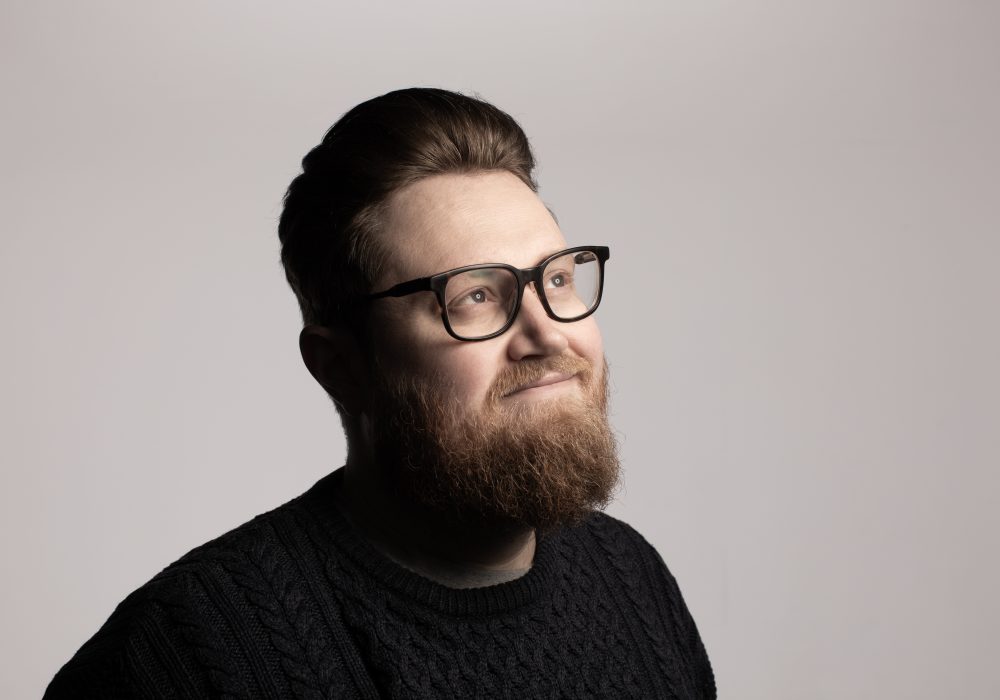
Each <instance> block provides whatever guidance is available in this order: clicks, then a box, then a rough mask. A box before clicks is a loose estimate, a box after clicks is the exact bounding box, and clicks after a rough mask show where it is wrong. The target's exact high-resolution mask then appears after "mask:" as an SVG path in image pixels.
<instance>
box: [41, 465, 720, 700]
mask: <svg viewBox="0 0 1000 700" xmlns="http://www.w3.org/2000/svg"><path fill="white" fill-rule="evenodd" d="M341 474H342V472H341V471H337V472H334V473H333V474H330V475H328V476H326V477H324V478H323V479H321V480H320V481H319V482H317V483H316V485H315V486H313V487H312V488H311V489H309V490H308V491H307V492H306V493H304V494H302V495H301V496H299V497H298V498H295V499H293V500H291V501H289V502H288V503H286V504H284V505H283V506H280V507H279V508H276V509H275V510H272V511H270V512H268V513H265V514H263V515H259V516H257V517H256V518H254V519H253V520H251V521H250V522H248V523H246V524H244V525H242V526H240V527H238V528H236V529H235V530H232V531H231V532H228V533H226V534H225V535H222V536H221V537H219V538H217V539H215V540H212V541H211V542H208V543H207V544H204V545H202V546H201V547H198V548H197V549H194V550H193V551H191V552H189V553H188V554H187V555H185V556H184V557H182V558H181V559H180V560H178V561H177V562H175V563H173V564H171V565H170V566H168V567H167V568H166V569H164V570H163V571H162V572H160V573H159V574H158V575H157V576H155V577H154V578H153V579H152V580H151V581H149V582H148V583H146V584H145V585H143V586H142V587H140V588H139V589H138V590H136V591H135V592H133V593H132V594H131V595H129V596H128V597H127V598H126V599H125V600H124V601H122V603H121V604H120V605H119V606H118V607H117V608H116V609H115V611H114V613H113V614H112V615H111V617H110V618H109V619H108V621H107V622H106V623H105V624H104V626H103V627H101V629H100V630H99V631H98V632H97V634H95V635H94V636H93V637H92V638H91V639H90V640H89V641H87V642H86V643H85V644H84V645H83V646H82V647H81V648H80V650H79V651H78V652H77V653H76V655H75V656H74V657H73V658H72V659H70V661H69V662H67V663H66V665H65V666H63V668H62V669H61V670H60V671H59V673H58V674H56V677H55V678H54V679H53V680H52V682H51V683H50V684H49V687H48V690H47V691H46V694H45V697H46V698H64V697H88V698H89V697H100V698H131V697H150V698H152V697H156V698H159V697H219V696H228V697H234V698H272V697H306V698H517V699H518V700H525V699H527V698H715V696H716V694H715V682H714V678H713V675H712V669H711V666H710V664H709V661H708V657H707V655H706V653H705V649H704V647H703V645H702V642H701V639H700V638H699V636H698V631H697V629H696V627H695V624H694V621H693V620H692V619H691V616H690V614H689V613H688V610H687V608H686V606H685V605H684V600H683V599H682V597H681V593H680V590H679V589H678V587H677V583H676V581H675V580H674V578H673V576H671V574H670V572H669V571H668V570H667V568H666V566H665V565H664V563H663V560H662V559H661V558H660V557H659V555H658V554H657V553H656V551H655V550H654V549H653V547H652V546H650V544H649V543H648V542H646V540H644V539H643V538H642V536H641V535H639V534H638V533H637V532H636V531H635V530H633V529H632V528H630V527H629V526H628V525H626V524H624V523H622V522H620V521H618V520H615V519H614V518H611V517H609V516H607V515H604V514H601V513H594V514H593V515H591V516H590V517H589V518H588V519H587V520H586V521H585V522H584V523H583V524H582V525H580V526H579V527H575V528H566V529H563V530H560V531H557V532H555V533H552V534H549V535H546V536H544V537H541V538H540V539H539V541H538V544H537V550H536V553H535V561H534V564H533V565H532V568H531V570H530V571H528V573H527V574H525V575H524V576H522V577H521V578H519V579H516V580H514V581H510V582H508V583H502V584H498V585H494V586H488V587H484V588H470V589H452V588H448V587H446V586H443V585H440V584H438V583H435V582H433V581H430V580H428V579H426V578H424V577H422V576H419V575H418V574H416V573H413V572H411V571H409V570H407V569H405V568H403V567H401V566H399V565H398V564H396V563H395V562H393V561H391V560H390V559H388V558H386V557H385V556H383V555H382V554H381V553H379V552H378V551H377V550H376V549H375V548H373V547H372V546H371V545H370V544H368V542H367V541H365V540H364V539H362V538H361V537H360V536H359V535H358V534H357V533H356V531H355V530H354V529H353V528H352V526H351V525H349V524H348V523H347V521H346V520H345V519H344V518H343V516H342V515H341V514H340V512H339V511H338V509H337V508H336V507H335V506H334V503H333V499H332V497H331V489H333V488H336V487H337V484H338V482H339V479H340V478H341Z"/></svg>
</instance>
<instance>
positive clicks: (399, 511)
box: [337, 460, 535, 588]
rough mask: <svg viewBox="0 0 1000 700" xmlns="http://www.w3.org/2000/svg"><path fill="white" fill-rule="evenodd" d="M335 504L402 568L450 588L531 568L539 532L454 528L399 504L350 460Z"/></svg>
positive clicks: (511, 528) (512, 575)
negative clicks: (536, 534) (536, 533)
mask: <svg viewBox="0 0 1000 700" xmlns="http://www.w3.org/2000/svg"><path fill="white" fill-rule="evenodd" d="M337 505H338V506H339V508H340V509H341V511H342V512H343V513H344V516H345V517H346V518H347V519H348V521H350V522H351V524H352V525H353V526H354V527H355V528H356V529H357V530H359V531H360V532H361V534H362V535H363V536H364V537H365V538H366V539H368V540H369V541H370V542H371V543H372V544H373V545H374V546H375V547H376V548H377V549H379V550H380V551H381V552H382V553H383V554H385V555H386V556H388V557H389V558H390V559H393V560H394V561H396V562H397V563H398V564H400V565H402V566H405V567H406V568H408V569H410V570H412V571H415V572H416V573H418V574H421V575H423V576H425V577H426V578H429V579H431V580H433V581H437V582H438V583H441V584H444V585H446V586H449V587H451V588H475V587H479V586H488V585H492V584H496V583H503V582H505V581H510V580H513V579H515V578H518V577H520V576H522V575H523V574H525V573H526V572H527V571H528V569H530V568H531V563H532V561H533V560H534V556H535V531H534V529H533V528H530V527H527V526H508V527H503V528H499V527H496V526H495V525H490V526H486V525H477V524H467V523H463V525H462V526H461V527H456V526H455V525H454V524H452V523H448V522H446V521H444V520H443V519H442V518H441V517H440V516H437V515H436V514H434V513H430V512H428V511H427V510H425V509H422V508H420V507H419V506H417V505H415V504H413V503H408V502H407V503H404V502H400V499H399V498H397V497H396V496H395V495H394V494H393V493H392V491H391V489H388V488H386V487H385V485H384V484H382V483H381V482H380V480H379V479H378V478H377V471H376V470H375V469H371V468H368V465H363V464H358V463H357V462H352V461H351V460H348V463H347V466H346V467H345V468H344V481H343V484H342V488H341V489H340V490H339V491H338V492H337Z"/></svg>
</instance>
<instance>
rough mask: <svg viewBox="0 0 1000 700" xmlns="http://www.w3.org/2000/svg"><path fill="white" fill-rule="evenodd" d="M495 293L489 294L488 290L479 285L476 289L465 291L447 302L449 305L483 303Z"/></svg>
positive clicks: (476, 304) (475, 304)
mask: <svg viewBox="0 0 1000 700" xmlns="http://www.w3.org/2000/svg"><path fill="white" fill-rule="evenodd" d="M494 296H495V295H492V294H490V291H489V290H488V289H486V288H484V287H479V288H478V289H471V290H469V291H467V292H463V293H462V294H459V295H458V296H456V297H455V298H454V299H452V301H451V303H450V304H448V306H449V307H454V306H478V305H480V304H485V303H486V302H488V301H490V299H491V298H493V297H494Z"/></svg>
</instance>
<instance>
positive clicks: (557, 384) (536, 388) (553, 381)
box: [504, 372, 576, 398]
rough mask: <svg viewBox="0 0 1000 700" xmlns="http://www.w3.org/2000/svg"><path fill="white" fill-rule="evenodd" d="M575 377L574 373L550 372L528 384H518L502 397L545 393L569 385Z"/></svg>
mask: <svg viewBox="0 0 1000 700" xmlns="http://www.w3.org/2000/svg"><path fill="white" fill-rule="evenodd" d="M575 378H576V374H575V373H570V372H553V373H551V374H546V375H545V376H544V377H542V378H541V379H538V380H535V381H533V382H531V383H530V384H525V385H524V386H520V387H518V388H517V389H515V390H514V391H512V392H511V393H509V394H507V396H505V397H504V398H508V397H511V396H530V395H533V394H541V393H547V392H549V391H553V390H556V389H559V388H561V387H567V386H570V382H571V381H572V380H573V379H575Z"/></svg>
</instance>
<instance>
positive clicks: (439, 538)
mask: <svg viewBox="0 0 1000 700" xmlns="http://www.w3.org/2000/svg"><path fill="white" fill-rule="evenodd" d="M385 224H386V225H385V226H384V231H383V233H382V238H381V240H380V244H381V245H382V246H384V248H385V249H386V250H387V252H388V253H389V256H388V257H389V263H388V265H387V266H386V268H385V270H384V274H383V277H382V279H380V280H378V281H377V282H376V283H375V285H374V289H375V290H382V289H387V288H389V287H391V286H393V285H395V284H398V283H400V282H404V281H407V280H411V279H414V278H417V277H425V276H430V275H433V274H436V273H438V272H443V271H445V270H449V269H452V268H456V267H461V266H463V265H471V264H476V263H487V262H502V263H507V264H510V265H514V266H516V267H519V268H525V267H532V266H534V265H536V264H537V263H538V262H539V261H540V260H542V259H543V258H545V257H546V256H548V255H549V254H551V253H554V252H556V251H559V250H561V249H563V248H567V247H569V246H568V244H567V243H566V240H565V238H564V237H563V234H562V232H561V231H560V229H559V226H558V224H557V223H556V222H555V220H554V219H553V218H552V215H551V214H550V213H549V211H548V209H547V208H546V207H545V205H544V204H543V203H542V201H541V200H540V199H539V198H538V196H537V195H536V194H535V193H534V192H532V191H531V189H530V188H529V187H527V186H526V185H525V184H524V183H522V182H521V181H520V180H519V179H518V178H517V177H515V176H514V175H512V174H510V173H507V172H486V173H475V174H461V175H436V176H432V177H429V178H425V179H423V180H420V181H418V182H416V183H414V184H412V185H409V186H408V187H406V188H404V189H402V190H400V191H398V192H396V193H395V194H394V195H393V197H392V198H391V199H390V200H389V206H388V211H387V217H386V221H385ZM440 313H441V312H440V308H439V307H438V304H437V301H436V299H435V296H434V294H433V293H432V292H420V293H417V294H412V295H409V296H406V297H400V298H386V299H381V300H378V301H377V302H375V303H374V304H373V305H372V309H371V312H370V314H371V315H370V325H371V333H372V341H373V345H372V347H375V348H378V352H379V353H380V361H381V363H382V364H383V365H384V366H386V367H390V368H392V369H393V370H394V371H400V372H405V373H410V374H413V375H423V376H427V375H433V376H441V377H442V378H444V380H445V381H447V382H449V383H450V384H451V385H452V386H453V387H454V390H455V392H456V394H457V396H458V398H459V400H460V401H461V402H462V405H464V406H466V407H468V410H470V411H474V410H481V409H482V406H483V405H484V401H485V399H486V397H487V392H488V389H489V387H490V385H491V383H492V382H493V380H494V378H495V377H496V375H497V372H498V371H499V370H501V369H502V368H503V367H504V366H506V365H509V364H511V363H517V362H521V361H524V360H526V359H531V358H534V359H539V358H546V357H552V356H557V355H560V354H564V353H570V354H575V355H578V356H579V357H582V358H584V359H585V360H586V361H588V362H589V363H590V365H591V367H592V368H593V371H594V379H595V381H599V380H600V378H601V374H602V372H603V357H604V351H603V344H602V340H601V334H600V331H599V329H598V326H597V322H596V320H595V318H594V316H589V317H587V318H585V319H583V320H581V321H576V322H574V323H560V322H558V321H555V320H553V319H551V318H549V317H548V315H547V314H546V313H545V310H544V308H543V307H542V304H541V302H540V300H539V299H538V296H537V293H536V291H535V290H534V288H533V287H532V288H528V289H526V290H525V292H524V298H523V300H522V304H521V309H520V312H519V314H518V317H517V319H516V321H515V322H514V325H513V326H512V327H511V328H510V329H509V330H508V331H507V332H506V333H504V334H503V335H501V336H499V337H497V338H493V339H490V340H486V341H478V342H463V341H459V340H456V339H454V338H452V337H451V336H450V335H449V334H448V333H447V331H446V330H445V328H444V325H443V324H442V322H441V316H440ZM300 346H301V349H302V355H303V359H304V360H305V363H306V365H307V367H309V369H310V371H311V372H312V374H313V376H314V377H315V378H316V379H317V381H319V382H320V384H322V385H323V386H324V388H326V389H327V391H328V392H329V393H330V394H331V395H332V396H333V397H334V399H335V400H336V401H337V402H338V403H339V404H340V405H341V406H342V407H343V408H344V410H345V411H346V412H347V413H348V415H349V416H350V418H349V420H348V421H347V423H348V426H347V432H348V446H349V455H348V462H347V465H346V469H345V480H344V491H343V493H342V502H341V504H340V505H341V508H342V510H344V512H345V514H346V515H347V516H348V518H349V519H351V520H352V521H353V522H354V523H355V525H357V526H358V527H359V528H360V529H361V530H362V531H364V532H365V533H366V535H367V536H368V537H369V538H370V539H371V540H372V541H373V542H374V543H375V544H376V546H378V547H379V548H380V549H382V550H383V551H384V552H385V553H387V554H389V555H390V556H391V557H392V558H394V559H396V560H397V561H399V562H401V563H403V564H404V565H406V566H409V567H410V568H412V569H414V570H416V571H418V572H421V573H423V574H425V575H428V576H429V577H431V578H435V579H437V580H439V581H442V582H448V581H453V580H457V579H461V580H472V579H477V578H478V579H483V580H486V579H489V578H490V577H491V576H494V577H495V578H496V579H497V580H503V577H504V574H505V572H506V573H507V574H510V573H511V572H523V571H524V570H526V569H527V568H529V567H530V565H531V562H532V560H533V557H534V552H535V536H534V531H533V530H531V529H515V530H510V531H504V532H497V531H496V530H495V529H494V530H486V529H477V528H467V529H466V530H465V531H463V532H460V533H459V532H455V531H454V530H453V529H448V528H446V527H443V526H441V525H440V524H439V523H436V522H434V520H433V518H429V517H428V516H427V514H426V513H421V512H419V511H416V510H415V509H414V508H413V507H412V506H411V504H405V503H397V502H394V500H393V499H392V497H391V496H390V495H389V494H388V489H387V488H386V486H385V485H384V484H380V483H378V477H377V470H376V469H374V468H372V459H371V450H370V445H369V443H368V439H367V437H366V436H367V435H368V434H369V423H368V416H367V413H366V397H367V396H369V395H370V392H369V388H368V381H367V379H366V378H367V377H369V376H370V372H371V361H370V359H371V358H369V357H367V356H366V355H365V354H364V353H363V352H362V350H361V348H360V347H359V345H358V342H357V339H356V338H354V337H353V335H352V334H350V333H349V332H348V331H346V330H344V329H336V328H334V329H330V328H323V327H319V326H307V327H306V328H305V329H303V331H302V336H301V338H300ZM545 381H546V382H549V383H546V384H545V385H544V386H535V387H529V388H525V389H523V390H521V391H517V392H515V393H513V394H511V395H509V396H507V397H505V398H503V399H502V400H501V401H502V402H503V403H505V404H508V405H514V404H516V403H528V402H544V401H556V400H565V399H566V398H568V397H571V396H574V395H576V396H579V395H580V394H581V393H582V391H583V388H582V386H581V384H580V381H579V380H578V379H577V378H575V377H570V378H564V377H559V376H551V377H547V378H546V380H545ZM509 577H510V576H508V578H509Z"/></svg>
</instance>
